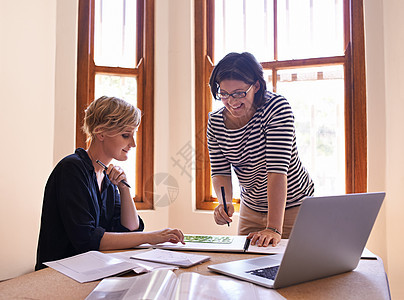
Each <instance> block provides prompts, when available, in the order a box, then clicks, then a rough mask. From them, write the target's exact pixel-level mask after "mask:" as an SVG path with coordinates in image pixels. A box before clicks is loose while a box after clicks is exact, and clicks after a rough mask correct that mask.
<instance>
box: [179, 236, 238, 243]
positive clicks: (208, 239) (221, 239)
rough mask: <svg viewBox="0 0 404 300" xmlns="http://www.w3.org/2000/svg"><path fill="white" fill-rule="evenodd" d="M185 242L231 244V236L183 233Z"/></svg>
mask: <svg viewBox="0 0 404 300" xmlns="http://www.w3.org/2000/svg"><path fill="white" fill-rule="evenodd" d="M184 242H186V243H212V244H231V243H232V242H233V238H232V237H229V236H212V235H185V236H184Z"/></svg>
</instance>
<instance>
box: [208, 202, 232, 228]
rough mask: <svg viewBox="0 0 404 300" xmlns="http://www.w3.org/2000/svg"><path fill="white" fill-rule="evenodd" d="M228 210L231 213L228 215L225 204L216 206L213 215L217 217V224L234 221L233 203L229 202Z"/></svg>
mask: <svg viewBox="0 0 404 300" xmlns="http://www.w3.org/2000/svg"><path fill="white" fill-rule="evenodd" d="M227 211H228V213H229V214H228V215H227V214H226V212H225V211H224V205H223V204H219V205H218V206H216V208H215V211H214V212H213V216H214V218H215V222H216V224H218V225H224V224H227V223H231V222H233V220H232V219H230V218H231V217H232V216H233V213H234V206H233V204H227Z"/></svg>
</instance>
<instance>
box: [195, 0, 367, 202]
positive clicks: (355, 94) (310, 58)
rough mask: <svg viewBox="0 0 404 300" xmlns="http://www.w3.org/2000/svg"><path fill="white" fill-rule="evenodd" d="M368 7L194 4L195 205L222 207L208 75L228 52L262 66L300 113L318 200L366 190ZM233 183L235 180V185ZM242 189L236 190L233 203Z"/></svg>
mask: <svg viewBox="0 0 404 300" xmlns="http://www.w3.org/2000/svg"><path fill="white" fill-rule="evenodd" d="M362 5H363V4H362V3H361V1H353V0H282V1H277V0H252V1H251V0H249V1H246V0H195V69H196V76H195V80H196V82H195V89H196V94H195V99H196V104H195V124H196V145H195V146H196V157H197V159H196V197H197V199H196V206H197V208H198V209H213V208H214V207H215V206H216V204H217V199H216V196H215V195H214V193H213V191H212V186H211V179H210V165H209V155H208V151H207V146H206V144H207V143H206V125H207V120H208V113H209V111H211V110H212V109H216V108H217V107H218V105H220V103H217V102H215V100H213V99H212V96H211V95H210V90H209V86H208V81H209V76H210V73H211V71H212V69H213V67H214V65H215V62H218V61H219V60H220V59H221V58H222V57H223V56H224V55H225V54H227V53H228V52H243V51H248V52H251V53H253V54H254V56H255V57H256V58H257V59H258V60H259V61H260V63H261V65H262V66H263V69H264V75H265V77H266V79H267V88H268V89H269V90H271V89H272V90H273V91H274V92H276V93H279V94H282V95H284V96H285V97H286V99H288V101H289V102H290V104H291V106H292V109H293V112H294V114H295V118H296V119H295V126H296V132H297V133H296V136H297V143H298V149H299V154H300V156H301V159H302V162H303V164H304V165H305V166H306V168H307V169H308V170H309V173H310V175H311V176H312V177H313V179H314V181H315V185H316V187H315V188H316V192H315V193H316V195H324V194H333V193H334V194H337V193H355V192H365V191H366V190H367V149H366V143H367V141H366V134H367V133H366V98H365V94H366V86H365V67H364V66H365V61H364V33H363V6H362ZM233 182H234V179H233ZM236 188H237V183H235V184H233V189H234V193H233V196H235V199H234V200H233V201H234V202H235V203H237V202H238V199H237V190H236Z"/></svg>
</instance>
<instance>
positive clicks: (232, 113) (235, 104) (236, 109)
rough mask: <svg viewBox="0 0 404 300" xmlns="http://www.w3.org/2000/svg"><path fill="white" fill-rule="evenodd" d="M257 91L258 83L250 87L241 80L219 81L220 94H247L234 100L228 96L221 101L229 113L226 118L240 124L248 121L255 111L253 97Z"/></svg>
mask: <svg viewBox="0 0 404 300" xmlns="http://www.w3.org/2000/svg"><path fill="white" fill-rule="evenodd" d="M250 87H251V88H250ZM258 90H259V83H258V82H256V83H255V84H253V85H252V86H251V85H250V84H248V83H245V82H244V81H241V80H233V79H230V80H227V79H226V80H223V81H221V82H220V90H219V91H220V93H221V94H233V93H238V92H247V93H246V96H245V97H243V98H234V97H233V96H230V97H229V98H227V99H222V102H223V104H224V106H225V107H226V109H227V111H228V113H229V114H228V115H227V117H229V118H230V119H233V120H234V121H241V122H242V123H243V122H244V121H248V120H250V119H251V118H252V116H253V115H254V113H255V111H256V107H255V105H254V95H255V93H256V92H257V91H258Z"/></svg>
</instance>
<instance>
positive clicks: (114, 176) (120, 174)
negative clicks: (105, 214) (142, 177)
mask: <svg viewBox="0 0 404 300" xmlns="http://www.w3.org/2000/svg"><path fill="white" fill-rule="evenodd" d="M106 173H107V175H108V178H109V180H111V182H112V183H113V184H115V185H116V186H118V188H119V189H121V188H127V186H126V185H124V184H123V183H122V182H121V181H122V180H125V181H126V182H127V179H126V174H125V172H124V170H123V169H122V168H121V167H119V166H114V165H113V164H110V165H109V166H108V169H107V170H106Z"/></svg>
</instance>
